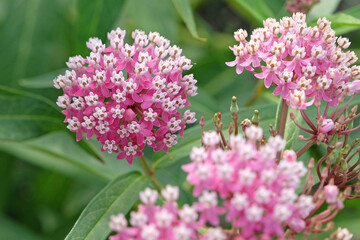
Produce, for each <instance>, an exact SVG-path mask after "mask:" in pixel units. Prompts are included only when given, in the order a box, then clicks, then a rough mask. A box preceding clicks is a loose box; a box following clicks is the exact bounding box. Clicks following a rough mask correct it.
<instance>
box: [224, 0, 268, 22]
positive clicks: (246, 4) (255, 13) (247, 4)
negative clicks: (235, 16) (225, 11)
mask: <svg viewBox="0 0 360 240" xmlns="http://www.w3.org/2000/svg"><path fill="white" fill-rule="evenodd" d="M227 1H228V3H229V4H230V5H231V6H232V7H233V8H234V9H235V10H237V11H238V13H239V14H240V15H241V16H244V17H246V18H247V19H248V20H250V21H252V23H254V24H256V25H258V26H259V25H261V24H262V22H263V21H264V20H265V19H267V18H269V17H272V18H274V17H275V14H274V13H273V11H272V10H271V9H270V8H269V6H268V5H267V4H266V3H265V2H266V1H263V0H227Z"/></svg>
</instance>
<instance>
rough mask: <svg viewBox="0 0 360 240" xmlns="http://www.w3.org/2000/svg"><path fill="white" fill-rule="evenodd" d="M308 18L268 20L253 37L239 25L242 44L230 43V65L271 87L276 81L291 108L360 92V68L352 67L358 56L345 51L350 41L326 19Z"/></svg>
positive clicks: (237, 35) (333, 101) (298, 15)
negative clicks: (311, 23)
mask: <svg viewBox="0 0 360 240" xmlns="http://www.w3.org/2000/svg"><path fill="white" fill-rule="evenodd" d="M305 20H306V15H305V14H303V13H294V14H293V16H292V18H290V17H284V18H282V19H281V20H280V21H279V22H277V21H276V20H275V19H272V18H269V19H267V20H266V21H264V27H263V28H257V29H255V30H254V31H253V32H252V34H251V35H250V39H249V40H247V35H248V34H247V32H246V31H245V30H242V29H239V30H238V31H236V32H235V34H234V38H235V40H236V41H238V42H239V45H235V46H233V47H230V49H231V50H232V51H233V53H234V55H235V60H234V61H232V62H228V63H226V64H227V65H228V66H230V67H233V66H236V72H237V73H238V74H241V73H242V71H243V69H244V68H245V69H247V70H248V71H250V72H252V73H253V74H254V76H255V77H257V78H259V79H263V80H264V84H265V87H267V88H269V87H270V86H271V85H275V86H276V88H275V91H274V95H281V97H282V98H283V99H284V100H286V101H287V104H288V105H289V106H291V107H293V108H296V109H306V108H307V107H308V106H310V105H312V104H313V103H314V102H315V101H321V100H324V101H326V102H328V103H329V104H330V106H336V105H337V104H339V101H341V98H343V97H344V96H346V95H353V94H356V93H359V92H360V84H359V83H358V81H359V80H358V78H359V68H358V66H351V65H353V64H354V63H355V62H356V60H357V57H356V54H355V53H354V52H351V51H346V48H348V47H349V46H350V42H349V40H348V39H347V38H343V37H339V38H337V37H335V32H334V30H332V29H331V26H330V25H331V23H330V22H329V21H328V20H326V19H325V18H319V20H318V21H317V26H315V27H310V26H307V24H306V21H305ZM336 40H337V41H336ZM349 72H352V74H349ZM339 99H340V100H339Z"/></svg>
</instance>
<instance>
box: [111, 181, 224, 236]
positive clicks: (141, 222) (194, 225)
mask: <svg viewBox="0 0 360 240" xmlns="http://www.w3.org/2000/svg"><path fill="white" fill-rule="evenodd" d="M178 191H179V189H178V188H177V187H173V186H170V185H168V186H166V188H165V189H164V190H163V195H164V196H167V202H166V203H165V204H164V205H163V206H156V205H155V202H156V200H157V192H156V191H154V190H151V189H149V188H147V189H145V191H143V192H140V198H141V200H142V202H143V203H144V204H145V205H139V206H138V210H137V211H133V212H131V213H130V226H128V223H127V221H126V219H125V217H124V215H123V214H119V215H117V216H111V222H110V228H111V229H112V230H113V231H115V232H116V235H113V236H111V237H110V238H109V240H132V239H143V240H147V239H149V240H150V239H151V240H155V239H174V240H187V239H198V233H197V230H198V229H200V228H201V227H203V225H201V224H200V223H199V222H198V221H197V218H198V213H197V212H196V209H195V208H194V207H190V206H188V205H186V204H185V205H184V206H183V208H182V209H179V208H178V207H177V206H176V207H175V208H174V207H173V206H170V205H169V204H168V203H169V202H168V201H169V200H170V198H171V199H175V198H177V195H178ZM169 195H174V196H172V197H169ZM175 195H176V196H175ZM149 199H151V200H149ZM209 239H210V238H209ZM212 239H220V238H212Z"/></svg>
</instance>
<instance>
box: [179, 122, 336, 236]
mask: <svg viewBox="0 0 360 240" xmlns="http://www.w3.org/2000/svg"><path fill="white" fill-rule="evenodd" d="M262 138H263V132H262V129H261V128H258V127H256V126H254V125H252V126H250V127H248V128H246V130H245V138H244V137H242V136H241V135H237V136H234V135H231V136H230V138H229V142H228V145H227V146H226V150H224V149H223V148H222V147H220V146H221V143H220V137H219V135H218V134H217V133H216V132H206V133H204V136H203V139H202V142H203V144H204V146H203V147H194V148H193V150H192V152H191V155H190V158H191V160H192V162H191V163H190V164H187V165H184V166H183V169H184V171H186V172H188V176H187V180H188V181H189V182H190V183H191V184H193V185H194V195H195V196H199V195H200V197H199V202H198V203H196V204H195V206H196V208H197V210H198V211H199V212H200V218H199V221H200V222H201V223H202V224H205V223H210V224H212V225H214V226H217V225H218V224H219V216H220V215H222V214H226V221H228V222H230V223H231V224H232V226H233V227H234V228H237V229H240V233H241V236H242V237H243V238H239V239H250V237H254V236H261V237H262V238H261V239H271V237H273V236H278V237H283V236H284V231H283V229H284V226H288V227H289V228H291V229H292V230H293V231H295V232H300V231H302V230H304V228H305V226H306V223H305V221H304V219H305V218H306V217H308V216H309V214H310V213H311V211H312V210H313V209H314V208H315V203H314V202H313V198H312V196H309V195H306V194H302V195H300V196H298V195H297V194H296V192H295V191H296V189H297V188H298V187H299V184H300V178H301V177H303V176H304V175H305V174H306V173H307V169H306V168H305V167H304V165H303V163H302V162H297V161H296V159H297V158H296V154H295V152H294V151H292V150H285V151H284V152H283V155H282V160H281V161H280V162H279V163H277V161H276V156H277V153H278V152H280V151H282V150H283V148H284V146H285V141H284V140H283V139H281V138H280V137H279V136H276V137H270V138H269V139H268V142H267V143H266V144H263V145H261V146H259V140H261V139H262ZM329 195H331V194H329ZM332 196H333V195H332ZM219 197H220V199H222V201H221V202H223V204H222V206H220V201H218V198H219Z"/></svg>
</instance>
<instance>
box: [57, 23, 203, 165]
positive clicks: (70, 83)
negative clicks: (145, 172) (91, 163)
mask: <svg viewBox="0 0 360 240" xmlns="http://www.w3.org/2000/svg"><path fill="white" fill-rule="evenodd" d="M125 33H126V32H125V30H121V29H120V28H117V29H116V30H113V31H111V32H109V33H108V40H109V41H110V46H108V47H106V46H105V44H103V43H102V41H101V40H100V39H98V38H90V39H89V41H88V42H87V43H86V46H87V47H88V48H89V49H90V50H91V53H90V55H89V56H88V57H87V58H82V57H81V56H75V57H71V58H70V59H69V61H68V62H67V66H68V67H69V68H71V69H72V70H71V71H68V70H67V71H66V74H65V75H60V76H58V77H56V78H55V79H54V86H55V87H56V88H58V89H60V88H61V89H62V90H63V91H64V94H63V95H62V96H60V97H59V98H58V101H57V104H58V106H59V107H61V108H63V109H64V110H63V113H64V114H65V115H66V118H65V122H67V123H68V124H69V125H68V128H69V129H70V131H73V132H76V135H77V140H78V141H79V140H80V139H81V138H82V135H83V133H86V137H87V139H89V138H90V137H91V136H92V135H94V134H95V135H96V137H97V139H98V141H99V142H101V143H102V144H103V148H102V151H108V152H109V153H111V152H119V150H120V153H119V154H118V156H117V158H118V159H124V158H126V159H127V161H128V162H129V163H130V164H131V163H132V161H133V157H138V156H141V155H142V154H143V153H142V150H143V148H144V147H145V146H149V147H151V148H153V149H154V150H155V151H159V150H164V151H166V152H167V151H168V149H169V148H170V147H171V146H173V145H175V144H176V143H177V137H176V135H175V134H176V133H179V134H180V136H182V135H183V131H184V128H185V126H186V124H190V123H194V122H195V121H196V119H195V113H192V112H190V111H189V110H187V111H185V113H184V114H183V116H181V113H180V112H179V109H182V108H184V107H186V106H189V105H190V102H189V100H188V98H187V97H188V95H190V96H195V95H196V94H197V93H196V91H197V87H196V86H195V84H196V82H197V81H196V80H195V79H194V77H193V75H192V74H190V75H185V76H183V74H182V73H183V71H184V70H189V69H190V68H191V67H192V65H191V61H190V60H189V59H187V58H185V57H184V56H181V52H182V50H181V49H180V48H179V47H177V46H173V47H172V46H170V41H169V40H167V39H165V38H164V37H161V36H160V35H159V34H158V33H150V34H149V35H146V34H145V33H144V32H143V31H139V30H135V31H134V32H133V33H132V38H133V39H134V43H133V44H132V45H129V44H127V43H124V37H125Z"/></svg>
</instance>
